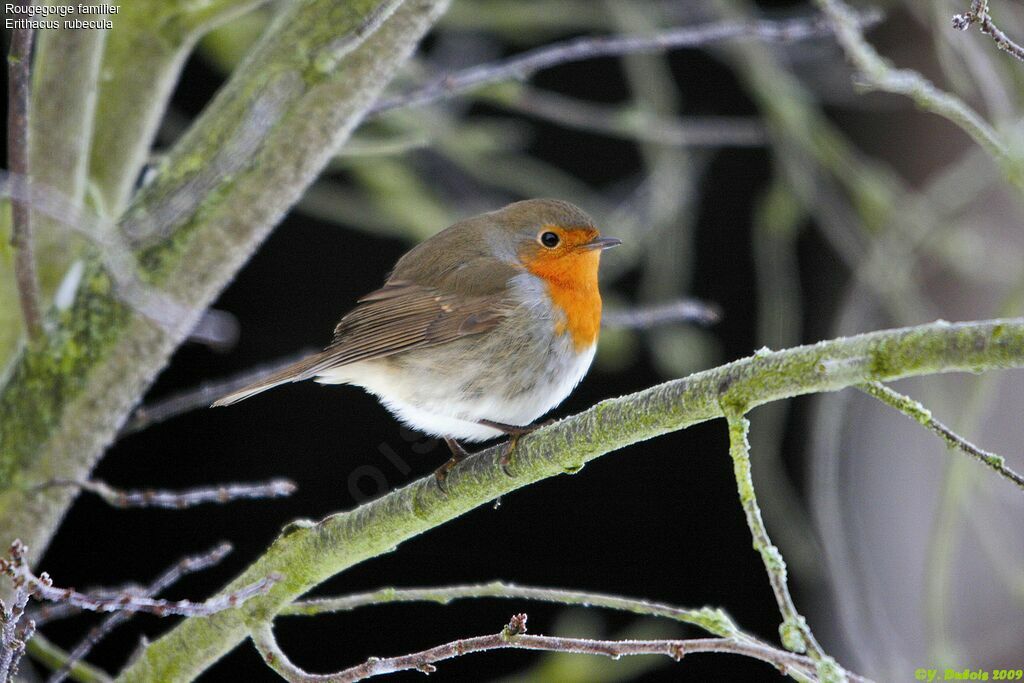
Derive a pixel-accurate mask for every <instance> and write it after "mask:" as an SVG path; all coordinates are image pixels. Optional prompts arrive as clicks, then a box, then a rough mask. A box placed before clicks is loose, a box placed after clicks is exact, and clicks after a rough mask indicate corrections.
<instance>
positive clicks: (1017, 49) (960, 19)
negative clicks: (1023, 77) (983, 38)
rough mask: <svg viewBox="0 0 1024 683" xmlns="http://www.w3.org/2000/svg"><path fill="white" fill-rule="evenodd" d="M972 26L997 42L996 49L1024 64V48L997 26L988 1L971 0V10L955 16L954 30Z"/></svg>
mask: <svg viewBox="0 0 1024 683" xmlns="http://www.w3.org/2000/svg"><path fill="white" fill-rule="evenodd" d="M972 24H978V28H979V29H980V30H981V32H982V33H984V34H985V35H987V36H990V37H991V38H992V40H994V41H995V43H996V47H998V48H999V49H1000V50H1002V51H1003V52H1008V53H1010V54H1011V55H1012V56H1014V57H1016V58H1017V59H1019V60H1020V61H1022V62H1024V47H1021V46H1020V45H1018V44H1017V43H1015V42H1014V41H1013V40H1011V39H1010V37H1009V36H1008V35H1006V34H1005V33H1003V31H1002V30H1001V29H1000V28H999V27H998V26H996V25H995V22H993V21H992V17H991V16H989V13H988V0H971V9H970V10H969V11H967V12H964V13H963V14H954V15H953V28H955V29H957V30H959V31H966V30H967V29H969V28H970V27H971V25H972Z"/></svg>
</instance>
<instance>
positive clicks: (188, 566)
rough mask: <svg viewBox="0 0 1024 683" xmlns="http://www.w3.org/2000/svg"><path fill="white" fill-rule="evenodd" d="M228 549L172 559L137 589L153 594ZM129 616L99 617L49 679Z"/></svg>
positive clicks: (64, 672) (63, 674)
mask: <svg viewBox="0 0 1024 683" xmlns="http://www.w3.org/2000/svg"><path fill="white" fill-rule="evenodd" d="M230 552H231V544H230V543H221V544H220V545H218V546H217V547H215V548H213V549H211V550H208V551H206V552H205V553H202V554H200V555H192V556H190V557H185V558H182V559H181V560H178V561H177V562H175V563H174V565H173V566H172V567H171V568H170V569H168V570H167V571H165V572H164V573H163V574H161V575H160V576H158V577H157V578H156V580H154V581H153V583H151V584H149V585H148V586H146V587H145V588H143V589H142V590H141V591H140V592H139V593H138V596H139V597H143V598H152V597H154V596H156V595H157V594H159V593H160V592H161V591H163V590H165V589H167V588H169V587H170V586H172V585H174V584H175V583H177V582H178V581H180V580H181V579H182V577H184V576H187V575H189V574H192V573H195V572H198V571H202V570H204V569H208V568H210V567H212V566H214V565H216V564H219V563H220V561H221V560H223V559H224V558H225V557H227V555H228V553H230ZM131 616H132V615H131V613H130V612H114V613H113V614H111V615H109V616H108V617H107V618H106V619H104V620H103V621H101V622H100V623H99V624H98V625H97V626H95V627H94V628H92V629H91V630H90V631H89V633H87V634H86V636H85V638H84V639H83V640H82V642H80V643H79V644H78V645H76V646H75V647H74V649H73V650H71V652H70V653H68V657H67V660H65V662H64V664H63V665H61V667H60V668H59V669H58V670H57V671H55V672H54V673H53V675H52V676H50V678H49V681H48V683H60V682H61V681H63V680H64V679H65V678H67V676H68V674H70V673H71V670H72V668H73V667H74V666H75V664H77V663H78V662H79V661H81V660H82V659H84V658H85V657H86V655H88V654H89V651H90V650H92V649H93V648H94V647H96V644H97V643H99V642H100V641H101V640H103V638H105V637H106V636H107V634H109V633H110V632H111V631H113V630H114V629H115V628H117V627H118V626H119V625H120V624H122V623H124V622H125V621H128V619H130V618H131Z"/></svg>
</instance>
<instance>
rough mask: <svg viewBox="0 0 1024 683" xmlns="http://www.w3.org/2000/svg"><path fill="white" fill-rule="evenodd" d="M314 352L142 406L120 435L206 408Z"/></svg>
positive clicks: (303, 352)
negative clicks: (222, 397)
mask: <svg viewBox="0 0 1024 683" xmlns="http://www.w3.org/2000/svg"><path fill="white" fill-rule="evenodd" d="M310 353H311V350H310V349H305V350H303V351H300V352H299V353H293V354H290V355H288V356H284V357H283V358H278V359H277V360H273V361H270V362H269V363H263V364H261V365H257V366H256V367H253V368H249V369H248V370H245V371H243V372H240V373H238V374H235V375H231V376H230V377H226V378H224V379H219V380H212V381H208V382H203V383H201V384H200V385H199V386H197V387H194V388H192V389H186V390H185V391H181V392H179V393H176V394H171V395H170V396H168V397H167V398H163V399H160V400H159V401H155V402H154V403H151V404H149V405H144V406H141V407H140V408H138V409H137V410H136V411H135V412H134V413H132V416H131V417H130V418H128V422H126V423H125V425H124V427H122V428H121V433H120V436H126V435H128V434H134V433H135V432H141V431H142V430H143V429H147V428H148V427H152V426H153V425H155V424H159V423H161V422H164V421H166V420H169V419H171V418H172V417H177V416H178V415H181V414H183V413H187V412H189V411H192V410H196V409H197V408H206V407H208V406H209V405H210V404H211V403H213V402H214V401H215V400H217V399H218V398H220V397H221V396H226V395H227V394H230V393H232V392H234V391H237V390H239V389H241V388H242V387H244V386H246V385H248V384H252V383H253V382H258V381H259V380H261V379H263V378H264V377H269V376H270V375H272V374H274V373H275V372H277V371H278V370H281V369H282V368H285V367H287V366H289V365H291V364H292V363H294V362H295V361H297V360H300V359H302V358H304V357H306V356H308V355H309V354H310Z"/></svg>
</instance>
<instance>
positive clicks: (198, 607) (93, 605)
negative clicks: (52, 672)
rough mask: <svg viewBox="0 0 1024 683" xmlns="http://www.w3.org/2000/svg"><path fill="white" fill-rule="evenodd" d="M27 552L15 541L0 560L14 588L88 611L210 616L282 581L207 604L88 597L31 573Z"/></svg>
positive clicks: (266, 581) (272, 578)
mask: <svg viewBox="0 0 1024 683" xmlns="http://www.w3.org/2000/svg"><path fill="white" fill-rule="evenodd" d="M27 550H28V549H27V548H26V547H25V545H24V544H23V543H22V542H21V541H19V540H16V541H14V543H12V544H11V548H10V551H9V552H8V556H7V557H6V558H0V572H2V573H4V574H7V575H8V576H9V577H11V579H13V581H14V585H15V587H16V588H18V587H24V588H25V590H27V591H28V592H29V593H30V594H31V595H32V597H34V598H35V599H36V600H48V601H50V602H66V603H68V604H70V605H72V606H74V607H78V608H79V609H84V610H89V611H90V612H118V611H126V612H146V613H147V614H155V615H156V616H158V617H164V616H170V615H178V616H188V617H208V616H210V615H211V614H216V613H218V612H223V611H224V610H227V609H232V608H234V607H237V606H239V605H241V604H242V603H244V602H245V601H246V600H248V599H249V598H252V597H255V596H257V595H263V594H264V593H266V592H267V591H269V590H270V588H271V587H272V586H273V585H274V584H275V583H277V582H278V581H280V580H281V578H282V577H281V575H280V574H277V573H272V574H270V575H268V576H265V577H264V578H262V579H259V580H258V581H255V582H253V583H251V584H249V585H247V586H243V587H242V588H240V589H239V590H236V591H234V592H232V593H228V594H224V595H219V596H217V597H214V598H210V599H209V600H207V601H206V602H190V601H188V600H177V601H171V600H155V599H153V598H144V597H140V596H138V595H132V594H130V593H129V594H122V595H119V596H116V597H107V596H97V595H87V594H85V593H79V592H78V591H76V590H75V589H73V588H54V587H53V580H52V579H51V578H50V577H49V575H48V574H46V573H45V572H44V573H42V574H40V575H39V576H36V575H35V574H33V573H32V571H31V570H30V569H29V568H28V565H27V564H26V563H25V553H26V552H27Z"/></svg>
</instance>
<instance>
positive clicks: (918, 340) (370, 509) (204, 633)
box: [121, 318, 1024, 681]
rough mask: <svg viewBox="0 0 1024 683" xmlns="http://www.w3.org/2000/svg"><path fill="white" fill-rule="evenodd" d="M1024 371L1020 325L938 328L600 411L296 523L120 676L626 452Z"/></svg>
mask: <svg viewBox="0 0 1024 683" xmlns="http://www.w3.org/2000/svg"><path fill="white" fill-rule="evenodd" d="M1011 367H1024V319H1022V318H1013V319H1006V320H990V321H984V322H972V323H959V324H949V323H945V322H939V323H932V324H929V325H921V326H917V327H910V328H904V329H897V330H888V331H883V332H874V333H870V334H863V335H858V336H855V337H848V338H841V339H835V340H831V341H827V342H820V343H818V344H813V345H809V346H801V347H797V348H792V349H787V350H783V351H774V352H772V351H764V352H759V353H757V354H756V355H754V356H751V357H749V358H745V359H742V360H738V361H735V362H733V363H729V364H727V365H724V366H721V367H718V368H714V369H711V370H706V371H703V372H699V373H696V374H694V375H691V376H689V377H686V378H684V379H678V380H674V381H671V382H666V383H665V384H661V385H658V386H656V387H652V388H650V389H646V390H644V391H640V392H637V393H635V394H630V395H627V396H622V397H620V398H615V399H609V400H607V401H603V402H601V403H599V404H597V405H595V406H594V407H592V408H590V409H589V410H586V411H584V412H582V413H580V414H578V415H575V416H573V417H570V418H567V419H564V420H562V421H560V422H556V423H555V424H553V425H550V426H548V427H545V428H543V429H540V430H538V431H536V432H533V433H532V434H529V435H527V436H524V437H522V438H521V439H520V440H519V441H518V443H517V446H516V449H515V451H514V453H513V456H512V459H511V462H510V463H509V465H508V467H507V470H508V472H509V473H511V476H509V475H508V474H506V468H505V467H503V465H502V459H503V457H504V455H505V449H504V448H503V447H502V446H495V447H492V448H489V449H487V450H485V451H483V452H481V453H479V454H478V455H476V456H474V457H472V458H469V459H467V460H465V461H463V462H462V463H460V464H459V465H457V466H456V467H454V468H453V469H452V470H451V472H449V474H448V477H447V480H446V486H445V489H446V492H444V491H441V490H440V489H439V488H438V486H437V484H436V483H435V480H434V478H433V476H429V477H425V478H423V479H420V480H418V481H415V482H412V483H411V484H409V485H407V486H405V487H403V488H401V489H398V490H395V491H392V492H391V493H389V494H387V495H386V496H383V497H382V498H379V499H377V500H374V501H372V502H370V503H367V504H365V505H362V506H360V507H358V508H356V509H355V510H352V511H350V512H343V513H338V514H334V515H331V516H329V517H326V518H324V519H322V520H320V521H319V522H315V523H313V522H309V523H308V524H305V525H301V524H300V525H292V526H291V527H289V528H288V529H287V531H286V532H285V533H283V534H282V535H281V536H280V537H279V538H278V539H277V540H276V541H275V542H274V543H273V544H272V545H271V547H270V548H269V549H268V550H267V552H266V553H265V554H264V555H263V557H261V558H260V559H259V560H258V561H256V562H255V563H253V564H252V565H251V566H250V567H249V568H248V569H247V570H246V571H245V572H244V573H242V575H240V576H239V577H238V578H236V579H235V581H234V582H232V583H231V584H230V585H229V586H228V587H226V588H225V590H232V589H233V587H236V586H239V585H245V584H246V583H248V582H251V581H252V580H253V579H254V578H258V577H260V576H266V575H267V574H268V573H270V572H279V573H281V574H283V576H284V578H283V580H282V581H281V582H280V583H279V584H277V585H276V586H275V587H274V589H273V590H271V591H270V593H268V594H267V595H265V596H261V597H260V598H257V599H256V600H254V601H251V602H250V603H248V604H247V605H245V606H244V607H243V608H242V609H239V610H233V611H232V612H229V613H224V614H218V615H214V616H212V617H209V618H207V619H186V620H185V621H184V622H182V623H181V624H180V625H178V626H177V627H175V628H174V629H173V630H172V631H170V632H169V633H167V634H166V635H164V636H163V637H162V638H160V639H159V640H157V641H155V642H154V643H152V644H151V645H150V646H149V647H148V648H147V649H146V652H145V653H143V655H142V656H141V657H140V658H139V659H137V660H136V661H135V662H134V663H132V665H130V666H129V667H128V668H127V669H126V670H125V671H124V672H122V674H121V680H124V681H149V680H162V681H178V680H188V679H191V678H193V677H195V676H197V675H198V674H199V673H200V672H201V671H203V670H204V669H206V668H207V667H208V666H210V665H211V664H212V663H213V662H215V661H216V660H217V659H219V658H220V657H221V656H223V655H224V654H225V653H226V652H228V651H229V650H231V649H232V648H233V647H235V645H237V644H238V643H239V642H241V641H242V640H243V639H244V638H245V637H246V636H247V635H248V633H249V632H250V630H251V629H252V628H254V627H255V626H256V625H257V624H260V623H262V622H266V621H268V620H269V619H272V618H273V616H274V615H275V614H277V613H279V612H280V611H281V610H282V609H284V608H285V607H286V606H287V605H288V604H290V603H291V602H293V601H294V600H295V599H296V598H298V597H299V596H301V595H302V594H304V593H306V592H307V591H309V590H310V589H312V588H313V587H315V586H317V585H318V584H320V583H322V582H323V581H325V580H327V579H328V578H330V577H332V576H334V575H336V574H338V573H339V572H341V571H344V570H345V569H347V568H348V567H351V566H353V565H355V564H358V563H360V562H362V561H364V560H366V559H368V558H371V557H374V556H376V555H379V554H381V553H384V552H388V551H391V550H393V549H394V548H395V547H396V546H397V545H399V544H400V543H401V542H403V541H405V540H407V539H409V538H412V537H414V536H416V535H419V534H421V533H423V532H425V531H428V530H429V529H432V528H434V527H436V526H438V525H440V524H443V523H444V522H446V521H448V520H450V519H453V518H455V517H457V516H459V515H462V514H464V513H465V512H467V511H469V510H472V509H473V508H475V507H477V506H479V505H482V504H484V503H486V502H488V501H491V500H493V499H495V498H497V497H498V496H501V495H505V494H508V493H510V492H511V491H514V490H516V489H519V488H522V487H524V486H527V485H529V484H531V483H533V482H536V481H539V480H541V479H545V478H547V477H552V476H555V475H557V474H563V473H573V472H578V471H579V470H580V469H581V468H582V467H583V466H584V465H585V464H586V463H587V462H589V461H590V460H593V459H594V458H597V457H599V456H601V455H603V454H605V453H609V452H611V451H614V450H617V449H619V448H622V447H624V446H627V445H629V444H633V443H637V442H639V441H643V440H646V439H650V438H653V437H656V436H659V435H661V434H665V433H668V432H672V431H676V430H680V429H685V428H686V427H689V426H692V425H695V424H698V423H701V422H706V421H708V420H711V419H715V418H720V417H722V416H723V411H722V405H723V404H725V405H734V406H743V407H744V408H745V409H747V410H749V409H752V408H754V407H756V406H758V405H761V404H764V403H768V402H770V401H776V400H780V399H785V398H790V397H793V396H799V395H804V394H810V393H817V392H823V391H837V390H839V389H842V388H845V387H850V386H855V385H858V384H863V383H865V382H869V381H887V380H892V379H897V378H900V377H908V376H914V375H926V374H935V373H941V372H957V371H972V372H977V371H981V370H991V369H996V368H1011Z"/></svg>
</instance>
